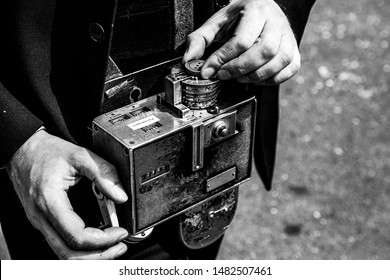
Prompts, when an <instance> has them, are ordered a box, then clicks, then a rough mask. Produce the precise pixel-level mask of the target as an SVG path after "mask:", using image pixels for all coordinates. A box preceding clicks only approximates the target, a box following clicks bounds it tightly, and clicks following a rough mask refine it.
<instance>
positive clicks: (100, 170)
mask: <svg viewBox="0 0 390 280" xmlns="http://www.w3.org/2000/svg"><path fill="white" fill-rule="evenodd" d="M74 157H75V160H74V167H75V168H76V170H78V172H79V173H80V174H81V175H83V176H86V177H88V179H90V180H91V181H93V182H95V184H96V187H97V188H98V189H99V190H100V191H101V192H102V193H103V194H104V195H105V196H107V197H108V198H109V199H111V200H113V201H114V202H116V203H123V202H125V201H127V199H128V197H127V195H126V193H125V191H124V190H123V187H122V184H121V182H120V181H119V177H118V174H117V172H116V169H115V167H114V166H113V165H112V164H110V163H108V162H107V161H105V160H104V159H102V158H101V157H99V156H97V155H96V154H94V153H92V152H91V151H88V150H86V149H83V151H82V152H80V153H77V154H76V155H75V156H74Z"/></svg>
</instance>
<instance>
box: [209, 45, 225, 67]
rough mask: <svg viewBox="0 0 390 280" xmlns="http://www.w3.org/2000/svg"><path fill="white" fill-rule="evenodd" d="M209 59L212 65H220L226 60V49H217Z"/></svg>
mask: <svg viewBox="0 0 390 280" xmlns="http://www.w3.org/2000/svg"><path fill="white" fill-rule="evenodd" d="M210 60H211V61H212V62H213V64H214V65H218V66H221V65H223V64H225V61H226V50H225V49H219V50H217V51H216V52H215V53H213V54H212V55H211V58H210Z"/></svg>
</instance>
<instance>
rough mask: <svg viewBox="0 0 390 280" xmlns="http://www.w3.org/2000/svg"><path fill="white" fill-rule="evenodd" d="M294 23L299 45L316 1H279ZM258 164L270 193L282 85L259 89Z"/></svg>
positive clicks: (256, 158) (256, 146) (292, 25)
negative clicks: (280, 86)
mask: <svg viewBox="0 0 390 280" xmlns="http://www.w3.org/2000/svg"><path fill="white" fill-rule="evenodd" d="M275 2H276V3H277V4H278V5H279V6H280V7H281V8H282V10H283V11H284V12H285V14H286V16H287V18H288V19H289V21H290V24H291V28H292V29H293V31H294V33H295V36H296V39H297V42H298V44H299V43H300V41H301V39H302V35H303V31H304V28H305V25H306V23H307V20H308V18H309V14H310V10H311V8H312V6H313V4H314V2H315V0H275ZM255 92H256V96H257V99H258V106H257V117H256V134H255V147H254V162H255V166H256V169H257V171H258V173H259V175H260V178H261V180H262V182H263V184H264V186H265V188H266V189H267V190H270V189H271V186H272V180H273V173H274V168H275V157H276V144H277V134H278V123H279V86H267V87H258V89H257V90H255Z"/></svg>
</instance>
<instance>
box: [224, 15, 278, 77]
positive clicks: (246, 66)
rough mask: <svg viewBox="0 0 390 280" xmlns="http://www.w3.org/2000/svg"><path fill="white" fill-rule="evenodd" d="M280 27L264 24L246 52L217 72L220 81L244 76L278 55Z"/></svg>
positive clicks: (276, 24) (269, 23) (268, 23)
mask: <svg viewBox="0 0 390 280" xmlns="http://www.w3.org/2000/svg"><path fill="white" fill-rule="evenodd" d="M282 31H283V29H282V26H281V25H280V24H278V23H271V22H269V21H268V22H266V23H265V26H264V28H263V30H262V33H261V35H260V36H259V38H258V39H257V40H256V42H255V43H254V44H253V46H251V48H249V49H248V50H247V51H246V52H244V53H242V54H241V55H240V56H238V57H237V58H235V59H233V60H231V61H230V62H228V63H226V64H225V65H224V66H222V67H221V69H220V70H219V71H218V78H220V79H221V80H226V79H232V78H237V77H240V76H243V75H246V74H248V73H250V72H252V71H254V70H256V69H258V68H260V67H261V66H263V65H264V64H266V63H267V62H269V61H270V60H272V59H273V58H274V57H275V56H276V55H277V53H278V49H279V46H280V43H281V42H280V41H281V37H282V33H281V32H282Z"/></svg>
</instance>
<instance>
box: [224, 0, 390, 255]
mask: <svg viewBox="0 0 390 280" xmlns="http://www.w3.org/2000/svg"><path fill="white" fill-rule="evenodd" d="M389 15H390V2H389V1H384V0H376V1H373V0H348V1H336V0H321V1H320V0H319V1H317V3H316V4H315V6H314V9H313V11H312V14H311V17H310V21H309V25H308V26H307V29H306V32H305V35H304V38H303V41H302V44H301V54H302V68H301V71H300V73H299V74H298V75H296V76H295V77H294V78H293V79H292V80H290V81H289V82H287V83H285V84H284V85H283V86H282V92H281V96H280V107H281V124H280V130H279V136H280V137H279V146H278V147H279V150H278V157H277V166H276V172H275V181H274V186H273V189H272V191H271V192H266V191H265V190H264V189H263V187H262V184H261V182H260V180H259V178H258V176H257V175H256V174H255V175H254V177H253V180H252V181H251V182H249V183H248V184H246V185H244V186H242V187H241V191H240V203H239V208H238V212H237V213H236V217H235V219H234V222H233V224H232V225H231V227H230V228H229V230H228V232H227V234H226V238H225V240H224V243H223V246H222V250H221V252H220V259H336V260H337V259H390V214H389V213H390V145H389V143H390V125H389V120H390V110H388V108H389V107H388V106H389V105H390V97H389V93H390V90H389V86H390V77H389V75H390V52H389V43H390V17H389Z"/></svg>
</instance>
